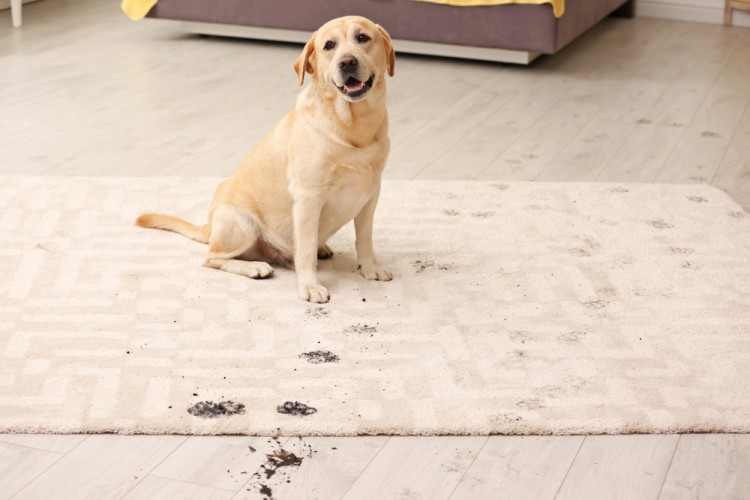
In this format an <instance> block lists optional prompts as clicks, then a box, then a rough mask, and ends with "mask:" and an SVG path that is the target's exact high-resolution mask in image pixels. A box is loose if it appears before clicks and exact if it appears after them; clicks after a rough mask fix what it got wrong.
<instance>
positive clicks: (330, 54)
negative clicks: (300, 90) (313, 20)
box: [294, 16, 396, 102]
mask: <svg viewBox="0 0 750 500" xmlns="http://www.w3.org/2000/svg"><path fill="white" fill-rule="evenodd" d="M395 64H396V52H395V51H394V50H393V43H392V42H391V37H390V35H388V32H387V31H385V30H384V29H383V28H382V27H380V26H379V25H377V24H375V23H373V22H372V21H370V20H369V19H365V18H364V17H358V16H348V17H340V18H338V19H334V20H332V21H329V22H327V23H326V24H324V25H323V26H321V27H320V29H318V31H316V32H315V33H313V35H312V37H311V38H310V40H309V41H308V42H307V44H306V45H305V48H304V49H303V50H302V54H300V56H299V57H298V58H297V60H296V61H295V62H294V71H296V72H297V76H298V77H299V84H300V85H302V84H303V83H304V81H305V73H309V74H311V75H312V78H313V81H314V82H315V83H316V84H318V85H330V86H331V87H332V88H334V89H335V91H336V92H338V93H339V94H340V95H341V96H343V98H344V99H346V100H347V101H351V102H354V101H359V100H361V99H364V98H365V97H367V94H368V93H369V92H370V90H371V89H373V88H383V87H384V85H385V74H386V73H388V74H389V75H390V76H393V71H394V66H395Z"/></svg>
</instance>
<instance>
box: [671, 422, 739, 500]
mask: <svg viewBox="0 0 750 500" xmlns="http://www.w3.org/2000/svg"><path fill="white" fill-rule="evenodd" d="M748 471H750V436H749V435H737V434H689V435H685V436H681V437H680V442H679V444H678V445H677V450H676V451H675V454H674V458H673V459H672V465H671V467H670V468H669V473H668V474H667V477H666V480H665V481H664V486H663V488H662V490H661V495H659V498H660V499H661V500H678V499H683V498H692V499H695V500H699V499H710V498H721V499H724V500H730V499H731V500H742V499H747V498H748V496H750V474H748Z"/></svg>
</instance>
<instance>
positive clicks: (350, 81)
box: [338, 74, 375, 101]
mask: <svg viewBox="0 0 750 500" xmlns="http://www.w3.org/2000/svg"><path fill="white" fill-rule="evenodd" d="M342 76H343V75H342ZM373 81H375V75H374V74H373V75H371V76H370V78H368V79H367V80H365V81H361V80H358V79H357V78H355V77H353V76H350V77H348V78H346V80H345V81H344V84H343V85H341V86H339V87H338V89H339V91H340V92H341V93H342V94H344V95H345V96H346V97H348V98H349V99H350V100H352V101H356V100H359V99H362V98H363V97H364V96H365V95H367V92H369V90H370V89H371V88H372V84H373Z"/></svg>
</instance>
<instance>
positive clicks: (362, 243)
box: [354, 188, 393, 281]
mask: <svg viewBox="0 0 750 500" xmlns="http://www.w3.org/2000/svg"><path fill="white" fill-rule="evenodd" d="M379 196H380V189H379V188H378V190H377V191H376V192H375V194H374V195H373V196H372V198H370V200H369V201H368V202H367V204H366V205H365V206H364V207H363V208H362V210H361V211H360V212H359V214H357V216H356V217H355V218H354V231H355V233H356V237H357V241H356V243H355V246H356V247H357V265H358V267H359V272H360V273H361V274H362V276H364V277H365V278H367V279H368V280H379V281H390V280H392V279H393V275H391V273H390V271H388V269H386V268H384V267H383V266H381V265H379V264H378V263H377V262H375V254H374V252H373V250H372V225H373V220H374V219H375V207H377V205H378V197H379Z"/></svg>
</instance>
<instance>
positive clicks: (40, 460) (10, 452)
mask: <svg viewBox="0 0 750 500" xmlns="http://www.w3.org/2000/svg"><path fill="white" fill-rule="evenodd" d="M62 456H63V455H61V454H59V453H51V452H48V451H42V450H36V449H33V448H27V447H25V446H17V445H13V444H7V443H0V498H10V497H12V496H13V495H15V494H16V493H18V492H19V491H21V490H22V489H23V488H24V487H25V486H27V485H28V484H30V483H31V482H32V481H34V480H35V479H36V478H37V477H39V476H40V475H41V474H42V473H44V471H45V470H47V469H48V468H50V467H51V466H52V465H53V464H54V463H55V462H57V461H58V460H60V458H62Z"/></svg>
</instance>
